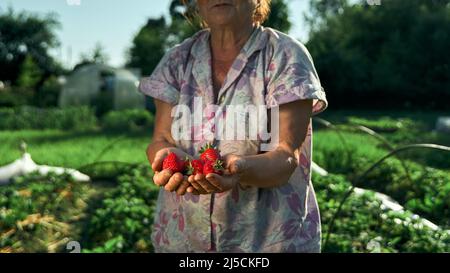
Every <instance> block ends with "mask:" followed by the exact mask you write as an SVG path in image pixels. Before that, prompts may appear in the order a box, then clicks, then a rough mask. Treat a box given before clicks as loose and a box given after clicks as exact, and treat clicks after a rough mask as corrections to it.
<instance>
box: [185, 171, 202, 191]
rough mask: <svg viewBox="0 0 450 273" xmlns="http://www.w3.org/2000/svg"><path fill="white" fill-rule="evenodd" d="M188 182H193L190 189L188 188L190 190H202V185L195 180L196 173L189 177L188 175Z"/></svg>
mask: <svg viewBox="0 0 450 273" xmlns="http://www.w3.org/2000/svg"><path fill="white" fill-rule="evenodd" d="M188 182H189V184H191V188H190V189H189V188H188V190H190V191H192V192H193V191H194V190H195V191H199V190H201V186H200V185H198V183H197V182H196V181H195V175H190V176H189V177H188Z"/></svg>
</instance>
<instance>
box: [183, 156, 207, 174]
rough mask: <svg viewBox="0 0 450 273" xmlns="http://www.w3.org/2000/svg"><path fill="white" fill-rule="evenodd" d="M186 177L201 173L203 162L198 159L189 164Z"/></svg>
mask: <svg viewBox="0 0 450 273" xmlns="http://www.w3.org/2000/svg"><path fill="white" fill-rule="evenodd" d="M187 168H188V173H187V174H188V175H196V174H202V173H203V161H202V160H200V159H194V160H192V161H190V162H189V165H188V167H187Z"/></svg>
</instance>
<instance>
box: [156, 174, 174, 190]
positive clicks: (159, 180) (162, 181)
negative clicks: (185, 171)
mask: <svg viewBox="0 0 450 273" xmlns="http://www.w3.org/2000/svg"><path fill="white" fill-rule="evenodd" d="M171 176H172V171H170V170H164V171H162V172H158V173H157V174H155V175H154V176H153V182H154V183H155V184H156V185H158V186H160V187H161V186H164V185H166V184H167V182H169V179H170V177H171Z"/></svg>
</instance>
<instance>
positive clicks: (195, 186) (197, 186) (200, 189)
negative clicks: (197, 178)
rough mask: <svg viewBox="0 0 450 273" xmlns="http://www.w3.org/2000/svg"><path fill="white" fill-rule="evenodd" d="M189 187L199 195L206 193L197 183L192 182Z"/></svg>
mask: <svg viewBox="0 0 450 273" xmlns="http://www.w3.org/2000/svg"><path fill="white" fill-rule="evenodd" d="M191 186H192V187H193V188H194V189H195V190H196V191H197V192H198V193H200V194H207V193H208V192H207V191H205V190H204V189H203V188H202V186H200V184H198V183H197V182H193V183H191Z"/></svg>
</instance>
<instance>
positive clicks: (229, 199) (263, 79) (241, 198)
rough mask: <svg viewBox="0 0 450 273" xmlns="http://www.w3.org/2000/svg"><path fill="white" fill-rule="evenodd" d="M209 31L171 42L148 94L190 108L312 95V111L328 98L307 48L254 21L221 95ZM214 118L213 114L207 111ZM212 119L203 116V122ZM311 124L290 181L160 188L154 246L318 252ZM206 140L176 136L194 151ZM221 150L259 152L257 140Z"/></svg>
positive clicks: (224, 144) (146, 86) (145, 88)
mask: <svg viewBox="0 0 450 273" xmlns="http://www.w3.org/2000/svg"><path fill="white" fill-rule="evenodd" d="M209 35H210V33H209V30H202V31H200V32H198V33H197V34H195V35H194V36H192V37H191V38H189V39H187V40H186V41H184V42H183V43H181V44H179V45H177V46H175V47H174V48H172V49H171V50H170V51H169V52H168V53H166V55H165V56H164V58H163V59H162V60H161V62H160V64H159V65H158V66H157V68H156V69H155V71H154V72H153V74H152V75H151V76H150V77H148V78H144V79H143V80H142V81H141V83H140V90H141V92H143V93H144V94H146V95H148V96H151V97H154V98H157V99H159V100H162V101H165V102H167V103H170V104H172V105H177V104H184V105H187V106H189V107H191V109H192V107H193V98H194V97H196V96H197V97H198V96H201V97H202V98H203V103H204V106H205V107H206V106H207V105H209V104H219V107H225V106H227V105H239V104H240V105H242V104H244V105H245V104H254V105H265V106H266V107H267V108H271V107H275V106H278V105H281V104H284V103H289V102H292V101H296V100H303V99H313V100H314V108H313V115H317V114H318V113H320V112H322V111H324V110H325V109H326V108H327V106H328V102H327V99H326V95H325V92H324V90H323V88H322V87H321V85H320V81H319V77H318V75H317V72H316V70H315V68H314V64H313V61H312V58H311V56H310V54H309V53H308V50H307V49H306V48H305V47H304V46H303V45H302V44H301V43H299V42H298V41H296V40H295V39H293V38H291V37H290V36H288V35H286V34H283V33H281V32H278V31H276V30H273V29H271V28H264V27H256V28H255V29H254V31H253V33H252V35H251V37H250V38H249V40H248V42H247V43H246V45H245V46H244V48H243V49H242V51H241V53H240V54H239V56H238V57H237V59H236V61H235V62H234V64H233V65H232V67H231V69H230V71H229V73H228V75H227V78H226V80H225V82H224V85H223V87H222V89H221V90H220V92H219V97H218V99H217V101H216V100H215V99H214V92H213V89H212V80H211V79H212V76H211V53H210V47H209ZM224 114H226V111H224ZM209 118H211V117H209ZM207 122H208V117H205V119H204V120H203V123H204V124H206V123H207ZM312 137H313V134H312V126H311V123H310V125H309V128H308V134H307V136H306V139H305V141H304V143H303V145H302V147H301V149H300V153H299V154H298V155H297V160H298V162H299V165H298V168H297V169H296V170H295V172H294V173H293V174H292V176H291V178H290V180H289V183H288V184H286V185H284V186H281V187H278V188H273V189H260V188H249V189H242V188H240V187H239V186H237V187H236V188H234V189H233V190H231V191H229V192H226V193H222V194H212V195H202V196H193V195H191V194H187V195H186V196H184V197H178V196H176V194H175V193H169V192H166V191H164V190H161V191H160V193H159V197H158V203H157V208H156V214H155V223H154V231H153V234H152V240H153V243H154V246H155V250H156V252H216V251H217V252H319V251H320V237H321V229H320V216H319V209H318V206H317V201H316V198H315V193H314V189H313V186H312V183H311V158H312V153H311V152H312ZM205 142H206V141H186V140H183V141H178V143H177V145H178V147H179V148H181V149H183V150H185V151H186V152H187V153H190V154H192V155H194V154H196V152H197V151H198V149H199V147H200V146H201V145H203V144H204V143H205ZM217 144H218V145H219V148H220V149H221V151H222V153H223V154H227V153H235V154H239V155H253V154H258V153H259V152H260V151H259V150H258V147H259V143H258V141H254V140H251V141H250V140H248V141H217Z"/></svg>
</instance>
